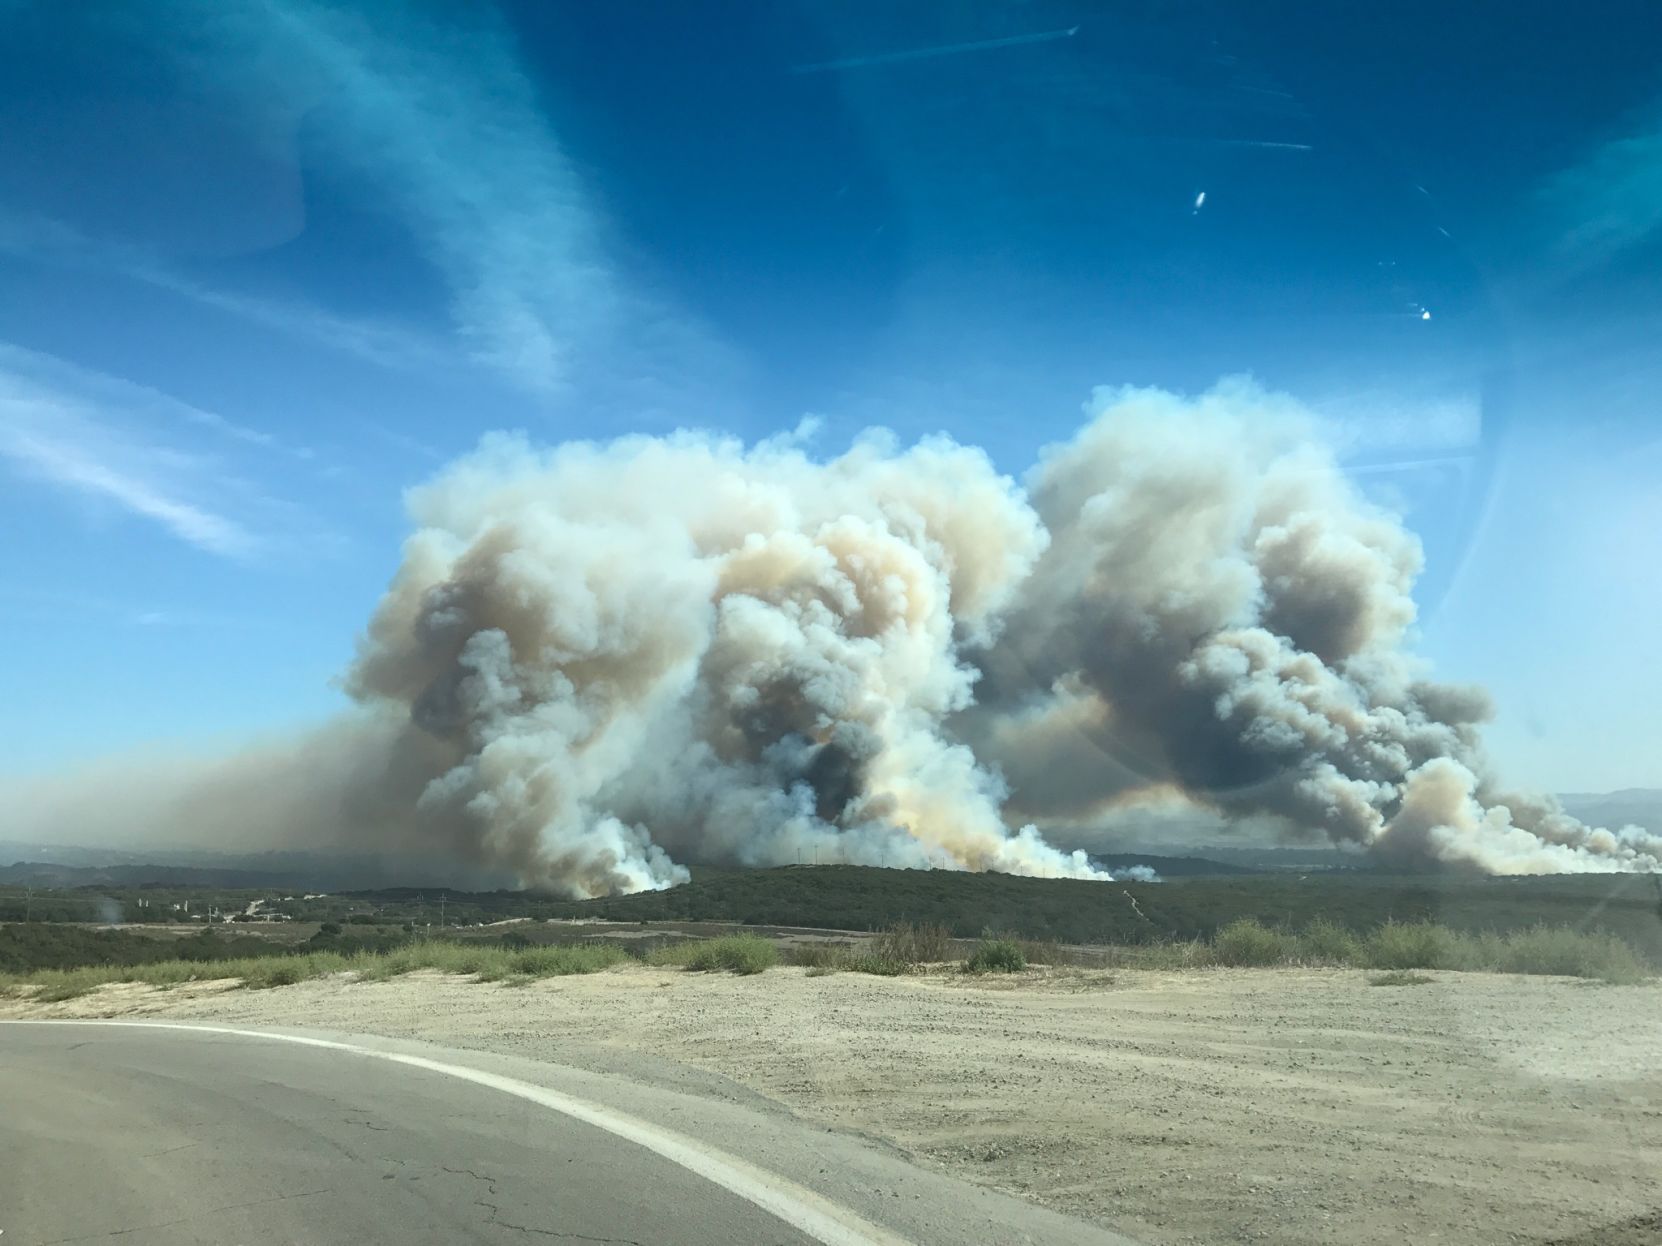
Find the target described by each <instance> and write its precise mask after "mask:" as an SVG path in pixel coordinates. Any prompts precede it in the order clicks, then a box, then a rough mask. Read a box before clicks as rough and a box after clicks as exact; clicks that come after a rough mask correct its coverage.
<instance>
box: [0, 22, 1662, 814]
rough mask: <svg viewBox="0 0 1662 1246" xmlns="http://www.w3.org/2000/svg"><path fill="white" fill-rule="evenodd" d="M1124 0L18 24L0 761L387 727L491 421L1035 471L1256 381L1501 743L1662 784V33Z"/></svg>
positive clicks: (1571, 773)
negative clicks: (359, 648) (904, 455)
mask: <svg viewBox="0 0 1662 1246" xmlns="http://www.w3.org/2000/svg"><path fill="white" fill-rule="evenodd" d="M1104 7H1105V6H1099V5H1089V4H1083V3H1065V2H1052V0H1030V2H1027V3H997V4H993V3H980V2H972V3H961V4H950V5H944V4H943V5H938V6H930V5H892V4H875V3H873V4H848V3H823V4H792V3H787V4H771V3H768V4H764V3H737V2H733V3H727V4H721V5H716V6H665V5H657V4H648V3H644V2H641V3H637V2H634V0H614V2H613V3H608V4H581V3H570V4H567V3H553V2H548V3H526V4H523V5H518V4H506V5H503V6H501V7H492V6H489V5H474V4H467V5H464V4H419V5H418V4H409V5H392V4H385V5H382V4H377V5H365V6H352V5H334V4H314V3H307V2H304V0H264V2H263V3H250V4H246V5H237V6H225V5H218V4H212V3H208V2H207V0H201V2H199V3H187V2H176V3H175V2H170V3H158V4H155V5H146V6H142V9H141V8H140V7H137V6H113V5H105V6H93V5H27V4H0V27H3V28H4V29H5V31H6V37H5V38H4V39H3V40H0V534H3V538H4V539H0V633H3V641H4V649H3V652H4V653H5V654H6V655H7V659H6V663H5V667H4V673H3V676H0V688H3V691H4V694H5V696H6V698H7V701H8V703H9V704H8V708H9V712H8V713H7V714H6V716H5V725H4V726H3V727H0V732H3V736H0V745H3V746H4V747H3V757H4V760H3V762H0V769H3V770H6V771H10V772H14V773H18V772H30V771H35V770H40V769H46V768H53V767H58V766H62V765H66V764H69V763H72V762H74V761H76V760H79V759H82V758H86V757H90V756H94V755H98V754H102V753H107V752H111V751H120V750H126V749H131V748H134V747H141V746H146V745H151V744H155V743H160V742H168V743H173V742H182V743H190V744H203V743H210V742H214V741H219V740H234V739H239V738H242V737H245V736H247V735H249V734H251V733H256V732H260V731H264V730H277V729H281V728H283V727H286V726H289V725H292V724H295V723H298V722H303V721H309V720H312V719H315V718H318V717H320V716H323V715H325V714H327V713H329V712H330V711H332V710H333V709H335V708H337V707H338V706H339V705H340V704H341V701H342V698H341V696H340V694H339V693H338V692H336V691H335V690H334V689H333V687H332V684H331V679H332V677H333V676H334V675H335V673H336V672H338V671H339V670H340V669H341V668H342V667H343V666H344V664H345V663H346V661H347V660H348V659H349V657H350V654H351V648H352V641H353V637H354V636H355V634H356V632H357V630H358V629H359V628H360V627H361V626H362V624H363V621H364V620H365V619H366V618H367V616H368V613H369V611H370V609H371V608H372V606H373V604H374V602H375V600H376V598H377V597H378V595H379V593H380V591H381V588H382V586H383V585H384V583H385V581H386V578H387V577H388V575H389V574H390V573H391V571H392V569H393V568H394V566H395V565H396V562H397V557H398V543H399V541H400V540H401V539H402V537H403V535H404V532H405V523H404V519H403V516H402V511H401V491H402V490H403V489H404V488H405V487H407V486H409V485H411V484H414V483H417V482H419V481H420V480H422V479H423V478H425V477H426V476H428V475H429V474H431V473H432V472H433V471H434V470H435V469H436V468H437V467H438V466H439V465H440V464H442V463H443V462H444V461H445V460H447V459H448V458H450V457H452V456H454V455H455V454H457V453H459V452H461V451H463V450H465V449H467V448H469V447H470V446H472V445H473V444H474V443H475V442H476V441H477V440H478V438H479V437H480V435H481V434H482V433H484V432H486V431H489V430H492V429H499V428H523V429H525V430H527V431H528V432H529V433H530V434H531V435H532V436H533V437H535V438H538V439H544V440H556V439H561V438H568V437H604V436H610V435H614V434H616V433H619V432H624V431H636V430H639V431H654V432H656V431H666V430H668V429H671V428H673V427H676V426H677V425H684V424H697V425H707V426H716V427H721V428H725V429H730V430H733V431H735V432H738V433H741V434H743V435H745V436H751V437H754V436H762V435H766V434H767V433H770V432H773V431H776V430H778V429H781V428H786V427H791V426H794V425H795V424H796V423H797V422H798V421H799V420H800V419H801V418H802V417H803V416H804V415H806V414H813V415H816V416H818V417H819V418H820V419H821V420H822V422H823V423H822V429H821V432H820V433H819V437H820V439H821V444H823V445H824V446H826V447H832V448H834V447H836V446H838V445H841V444H844V443H846V441H847V439H848V438H849V437H850V436H851V435H852V434H853V433H854V432H855V431H857V430H858V429H860V428H862V427H865V426H867V425H869V424H883V425H887V426H889V427H892V428H894V429H895V430H897V431H898V432H899V433H900V434H901V435H902V436H903V437H907V438H910V437H914V436H917V435H920V434H923V433H926V432H930V431H934V430H937V429H943V428H944V429H946V430H947V431H949V432H951V433H952V434H953V435H954V436H956V437H958V438H960V439H961V440H966V441H973V442H976V443H979V444H981V445H984V446H986V447H987V448H988V450H989V451H990V452H991V453H992V454H993V455H994V457H995V459H996V461H997V462H998V463H999V465H1000V466H1001V467H1003V468H1004V469H1006V470H1008V471H1011V472H1018V473H1019V472H1020V471H1021V470H1023V469H1024V468H1025V467H1026V466H1027V465H1028V464H1029V463H1030V462H1031V461H1032V459H1033V456H1034V454H1035V452H1036V450H1037V449H1038V447H1039V446H1040V445H1042V444H1043V443H1045V442H1046V441H1049V440H1052V439H1055V438H1058V437H1061V436H1063V435H1065V434H1066V433H1067V432H1069V431H1070V430H1071V429H1072V428H1073V426H1074V425H1075V424H1076V423H1077V422H1078V419H1079V409H1080V404H1081V403H1082V402H1083V401H1085V399H1086V398H1087V397H1088V396H1089V394H1090V391H1091V389H1092V388H1093V387H1094V386H1097V385H1102V384H1111V385H1117V384H1125V383H1134V384H1154V385H1162V386H1167V387H1171V388H1175V389H1182V390H1199V389H1203V388H1205V387H1207V386H1209V385H1210V384H1212V383H1213V382H1214V381H1215V380H1217V379H1218V378H1219V377H1220V376H1222V375H1226V374H1230V373H1240V372H1249V373H1251V374H1253V375H1255V376H1256V377H1258V378H1259V379H1260V380H1261V381H1262V382H1263V383H1265V384H1266V385H1269V386H1272V387H1275V388H1279V389H1285V390H1287V391H1289V392H1291V393H1293V394H1295V395H1297V396H1299V397H1300V398H1303V399H1305V400H1306V401H1308V402H1310V403H1312V404H1314V405H1315V406H1316V407H1317V408H1318V409H1319V410H1321V411H1322V412H1323V413H1324V414H1325V415H1327V416H1329V417H1330V419H1331V422H1332V427H1333V432H1334V436H1335V438H1336V439H1337V440H1338V442H1339V444H1340V445H1341V447H1342V449H1343V452H1344V454H1345V457H1346V462H1347V464H1349V465H1350V466H1351V467H1352V468H1353V469H1354V470H1355V472H1356V475H1357V479H1358V480H1360V481H1362V482H1364V483H1365V485H1366V486H1367V487H1368V488H1369V490H1370V491H1371V492H1373V493H1375V494H1376V495H1377V496H1379V497H1381V498H1383V499H1386V500H1389V501H1392V502H1393V503H1395V504H1397V505H1400V506H1401V507H1403V508H1404V509H1405V511H1406V514H1407V517H1408V520H1409V522H1410V523H1411V524H1412V526H1414V528H1415V529H1416V531H1418V532H1419V533H1420V534H1421V536H1422V538H1423V539H1424V541H1425V544H1426V549H1427V557H1428V566H1427V572H1426V575H1425V577H1424V580H1423V583H1422V590H1421V594H1420V598H1421V605H1422V621H1423V634H1422V639H1421V644H1420V648H1421V650H1422V652H1424V653H1425V654H1426V656H1428V657H1429V658H1430V659H1431V660H1432V661H1433V662H1434V663H1435V665H1436V668H1437V670H1438V671H1439V673H1441V674H1443V675H1445V676H1447V677H1450V678H1456V679H1473V680H1480V681H1483V682H1485V683H1487V684H1488V685H1489V686H1490V687H1491V688H1492V690H1493V691H1494V693H1495V696H1496V698H1497V700H1498V702H1499V705H1500V716H1499V719H1498V721H1497V723H1496V726H1495V730H1494V732H1493V733H1492V743H1493V750H1494V752H1495V753H1496V754H1497V756H1498V758H1499V761H1500V767H1501V770H1502V772H1503V773H1504V774H1506V775H1507V776H1508V777H1512V778H1515V779H1517V780H1518V781H1527V782H1530V783H1534V784H1539V785H1543V786H1548V787H1553V788H1557V789H1559V790H1577V789H1602V788H1610V787H1619V786H1634V785H1662V768H1659V767H1662V763H1659V762H1658V760H1657V759H1658V757H1659V756H1662V750H1659V748H1658V744H1659V743H1662V741H1659V738H1658V728H1657V727H1656V725H1655V711H1654V707H1655V706H1656V705H1657V704H1658V703H1662V663H1659V662H1658V661H1657V659H1656V658H1655V657H1654V656H1653V653H1652V650H1651V648H1650V645H1649V640H1650V637H1651V635H1652V634H1653V632H1654V630H1655V621H1656V620H1657V619H1658V618H1659V617H1662V587H1659V585H1662V578H1659V577H1658V576H1657V575H1656V573H1655V568H1656V567H1657V566H1658V565H1659V563H1662V548H1659V545H1662V540H1659V537H1658V533H1662V494H1659V483H1658V482H1662V410H1659V394H1662V389H1659V382H1662V377H1659V375H1658V373H1659V370H1662V355H1658V353H1657V352H1656V350H1655V349H1654V343H1655V342H1656V341H1657V340H1658V336H1659V332H1658V331H1659V329H1662V286H1659V285H1658V283H1657V282H1656V281H1655V280H1654V276H1655V274H1656V272H1657V271H1658V270H1659V261H1662V53H1659V52H1658V51H1657V49H1659V48H1662V39H1658V38H1657V36H1658V35H1662V27H1659V23H1662V16H1659V15H1657V14H1656V13H1655V11H1654V8H1653V6H1650V5H1643V4H1631V5H1625V6H1624V5H1619V4H1610V5H1606V6H1599V7H1598V8H1597V9H1596V10H1583V9H1574V8H1568V9H1567V8H1565V7H1563V6H1546V5H1541V6H1536V11H1535V12H1533V13H1531V14H1529V15H1528V20H1520V18H1519V16H1518V10H1517V9H1516V6H1507V7H1505V8H1502V7H1501V6H1499V5H1488V4H1484V5H1474V6H1455V7H1454V9H1453V10H1450V9H1449V8H1448V6H1429V5H1426V6H1418V5H1407V6H1390V8H1389V12H1388V13H1386V12H1384V11H1381V12H1380V13H1377V14H1374V15H1371V16H1359V15H1358V14H1357V13H1356V12H1354V11H1352V9H1353V6H1322V5H1308V6H1283V5H1270V6H1256V5H1255V6H1241V7H1240V8H1237V9H1230V8H1228V7H1226V6H1222V5H1219V6H1211V5H1206V4H1200V5H1195V6H1190V7H1186V8H1184V9H1183V10H1182V11H1181V13H1180V14H1176V15H1173V14H1165V15H1162V16H1156V17H1147V16H1142V17H1135V16H1129V15H1117V16H1116V15H1113V14H1105V13H1104V12H1103V11H1102V10H1103V9H1104ZM1526 7H1527V6H1526ZM1151 11H1152V10H1151ZM1595 15H1596V17H1597V20H1594V16H1595ZM1427 313H1429V317H1427Z"/></svg>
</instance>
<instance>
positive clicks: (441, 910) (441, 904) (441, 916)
mask: <svg viewBox="0 0 1662 1246" xmlns="http://www.w3.org/2000/svg"><path fill="white" fill-rule="evenodd" d="M444 899H445V898H444V897H443V896H440V897H439V927H440V928H441V929H442V928H443V927H444Z"/></svg>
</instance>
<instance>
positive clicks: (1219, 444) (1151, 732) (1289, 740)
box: [961, 383, 1662, 873]
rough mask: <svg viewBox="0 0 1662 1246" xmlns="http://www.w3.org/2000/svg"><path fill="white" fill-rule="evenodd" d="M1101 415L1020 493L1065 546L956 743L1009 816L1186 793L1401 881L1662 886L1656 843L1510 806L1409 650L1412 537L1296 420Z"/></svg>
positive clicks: (1046, 569) (1043, 566) (1536, 802)
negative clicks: (1471, 872) (1445, 876)
mask: <svg viewBox="0 0 1662 1246" xmlns="http://www.w3.org/2000/svg"><path fill="white" fill-rule="evenodd" d="M1094 409H1095V410H1096V412H1097V414H1096V415H1095V417H1094V418H1093V419H1092V420H1091V421H1090V422H1089V423H1088V424H1087V425H1086V427H1085V428H1084V429H1083V430H1082V431H1081V432H1080V433H1079V434H1078V435H1077V436H1076V437H1075V438H1074V439H1073V440H1072V441H1071V442H1068V443H1067V444H1065V445H1062V446H1057V447H1053V448H1052V449H1050V450H1049V451H1047V452H1046V454H1045V455H1044V457H1043V459H1042V461H1041V462H1040V464H1039V466H1038V467H1037V468H1036V469H1035V471H1034V472H1033V473H1032V475H1031V477H1030V480H1029V495H1030V498H1031V501H1032V504H1033V505H1034V507H1035V508H1036V509H1037V511H1038V513H1039V516H1040V518H1041V519H1042V520H1043V522H1044V524H1045V527H1046V530H1047V531H1048V532H1049V533H1050V535H1051V544H1050V547H1049V549H1048V550H1047V551H1046V553H1045V555H1044V556H1043V557H1042V558H1041V559H1040V561H1039V563H1038V565H1037V567H1036V568H1035V570H1034V573H1033V575H1032V576H1031V577H1029V579H1028V581H1027V582H1026V584H1025V585H1024V586H1023V591H1022V593H1021V596H1020V604H1019V605H1018V606H1017V607H1016V608H1014V609H1013V610H1012V611H1011V612H1010V613H1009V614H1008V615H1007V617H1006V619H1005V632H1004V640H1003V642H1002V643H1001V644H1000V645H998V646H997V647H995V648H991V649H989V650H986V651H985V652H983V653H980V654H978V655H976V656H977V660H979V661H981V662H983V663H984V664H985V665H986V667H987V669H988V672H989V678H988V679H987V680H986V681H985V683H984V685H983V687H982V690H981V695H980V696H979V697H978V702H979V703H978V705H977V706H976V707H975V708H974V709H973V710H972V711H971V712H969V713H968V714H966V715H965V716H964V717H965V720H966V721H965V722H964V724H963V725H962V727H961V730H962V731H963V732H964V734H965V735H966V736H967V737H968V738H970V739H972V740H974V742H975V745H976V749H977V752H978V754H979V755H980V756H981V757H982V758H983V759H984V760H986V761H988V762H990V763H994V764H997V765H999V766H1000V767H1001V769H1002V771H1003V772H1004V773H1005V775H1006V776H1007V778H1008V779H1009V781H1010V783H1011V788H1012V792H1011V800H1010V803H1009V806H1008V809H1007V812H1008V813H1010V814H1012V815H1013V816H1017V817H1028V818H1033V819H1034V820H1036V821H1037V822H1039V823H1040V825H1041V826H1042V825H1045V824H1047V823H1053V824H1065V825H1074V826H1077V825H1080V824H1082V823H1086V822H1088V821H1089V820H1090V819H1091V817H1092V816H1093V815H1096V816H1100V815H1101V814H1103V813H1104V812H1106V811H1109V810H1111V809H1113V808H1114V807H1115V806H1116V805H1117V804H1119V803H1123V802H1125V801H1127V800H1130V799H1135V798H1136V796H1137V795H1138V794H1139V793H1142V792H1146V791H1149V790H1160V791H1165V790H1169V789H1172V788H1175V789H1176V790H1177V791H1178V792H1180V793H1182V794H1183V795H1185V796H1186V797H1187V798H1188V799H1190V800H1191V801H1193V802H1196V803H1200V804H1204V805H1207V806H1210V807H1212V808H1214V809H1217V810H1219V811H1221V812H1222V813H1224V814H1225V815H1227V816H1228V817H1230V818H1232V819H1240V818H1249V817H1250V818H1259V819H1261V818H1264V817H1268V818H1271V819H1274V820H1278V821H1279V822H1281V823H1282V824H1284V825H1285V826H1287V827H1288V828H1289V829H1293V830H1306V829H1312V828H1319V829H1320V830H1321V831H1322V832H1324V833H1325V834H1326V835H1327V836H1329V837H1330V838H1331V839H1332V840H1334V841H1336V842H1340V843H1351V844H1356V845H1360V846H1363V847H1366V848H1369V849H1371V850H1373V851H1374V852H1375V853H1377V854H1378V855H1380V856H1382V857H1385V858H1388V859H1390V860H1392V861H1394V862H1397V863H1399V864H1405V865H1423V864H1426V863H1430V862H1448V863H1464V864H1468V865H1471V866H1475V867H1477V868H1479V869H1482V870H1485V871H1490V872H1500V873H1542V872H1557V871H1566V870H1609V869H1651V868H1654V867H1655V865H1656V863H1657V857H1658V856H1659V855H1662V841H1659V840H1658V838H1657V837H1654V836H1651V835H1647V834H1646V833H1644V832H1643V831H1640V830H1638V829H1637V828H1629V829H1627V830H1624V831H1622V832H1620V833H1614V834H1613V833H1611V832H1609V831H1604V830H1595V829H1592V828H1589V827H1586V826H1584V825H1582V824H1581V823H1579V822H1577V821H1576V820H1575V819H1574V818H1571V817H1569V816H1568V815H1567V814H1565V813H1564V812H1563V811H1562V810H1560V809H1559V808H1558V807H1557V804H1556V802H1555V801H1554V800H1553V799H1552V798H1550V797H1544V796H1528V797H1525V796H1518V795H1508V794H1503V793H1501V792H1499V791H1497V790H1496V789H1495V787H1494V785H1493V783H1492V782H1491V781H1490V780H1489V779H1488V778H1487V765H1486V763H1485V761H1484V758H1483V756H1482V753H1481V750H1480V746H1479V733H1478V728H1479V724H1480V723H1482V722H1483V721H1484V720H1485V719H1486V718H1487V717H1488V716H1489V714H1490V712H1491V707H1490V703H1489V698H1488V696H1487V695H1486V694H1485V693H1484V692H1483V691H1482V690H1481V689H1477V688H1471V687H1464V686H1458V685H1451V684H1441V683H1435V682H1432V681H1431V680H1430V679H1428V678H1427V677H1426V675H1425V673H1424V671H1423V670H1422V668H1421V665H1420V663H1419V662H1417V661H1416V660H1415V659H1414V658H1413V657H1412V656H1411V655H1410V654H1409V653H1408V652H1407V651H1406V650H1405V647H1404V641H1405V637H1406V635H1407V633H1408V630H1409V628H1410V627H1411V626H1412V624H1413V622H1414V617H1415V610H1414V602H1413V598H1412V596H1411V589H1412V587H1413V582H1414V577H1415V576H1416V574H1417V573H1418V571H1419V569H1420V547H1419V543H1418V541H1417V540H1416V539H1415V538H1414V536H1413V535H1412V534H1411V533H1409V532H1408V531H1407V530H1406V529H1404V528H1403V527H1402V526H1401V524H1400V523H1399V522H1398V520H1397V519H1396V518H1395V517H1394V516H1392V515H1389V514H1387V513H1385V512H1383V511H1381V510H1379V509H1377V508H1376V507H1373V506H1371V505H1369V504H1368V503H1367V502H1366V501H1365V500H1363V499H1362V498H1361V496H1360V495H1359V494H1358V493H1357V492H1356V490H1355V489H1354V487H1353V486H1352V485H1351V484H1350V482H1349V481H1348V479H1347V478H1346V477H1345V475H1344V474H1343V472H1342V471H1340V470H1339V468H1338V467H1337V465H1336V464H1335V463H1334V461H1333V459H1332V458H1331V456H1330V455H1329V454H1328V453H1327V451H1326V450H1324V449H1323V448H1322V446H1321V444H1320V442H1319V439H1317V438H1316V437H1315V436H1314V435H1313V433H1314V430H1313V426H1312V424H1311V422H1310V421H1309V419H1308V418H1307V417H1306V416H1304V415H1303V414H1301V413H1300V412H1298V411H1297V410H1295V409H1293V408H1292V407H1291V406H1290V404H1288V403H1287V402H1286V400H1284V399H1277V398H1274V397H1273V396H1270V395H1266V394H1264V393H1262V392H1260V391H1258V390H1256V389H1255V388H1253V387H1251V386H1249V385H1246V384H1243V383H1226V384H1225V385H1223V386H1220V387H1219V388H1218V389H1216V390H1214V391H1212V392H1211V393H1209V394H1207V395H1205V396H1203V397H1202V398H1200V399H1199V400H1197V401H1193V402H1189V401H1185V400H1183V399H1180V398H1177V397H1175V396H1173V395H1170V394H1166V393H1161V392H1158V391H1146V390H1145V391H1134V390H1125V391H1104V392H1102V393H1100V394H1099V395H1098V397H1097V401H1096V405H1095V408H1094ZM1058 763H1064V764H1061V765H1059V764H1058Z"/></svg>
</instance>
